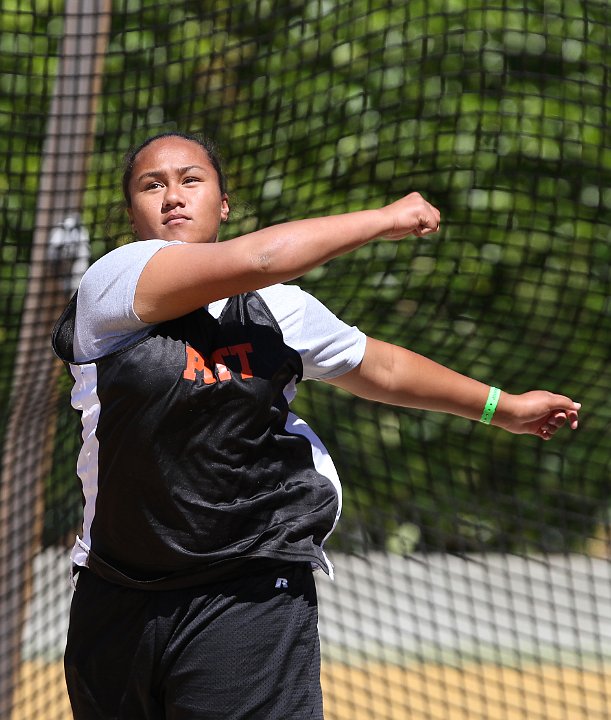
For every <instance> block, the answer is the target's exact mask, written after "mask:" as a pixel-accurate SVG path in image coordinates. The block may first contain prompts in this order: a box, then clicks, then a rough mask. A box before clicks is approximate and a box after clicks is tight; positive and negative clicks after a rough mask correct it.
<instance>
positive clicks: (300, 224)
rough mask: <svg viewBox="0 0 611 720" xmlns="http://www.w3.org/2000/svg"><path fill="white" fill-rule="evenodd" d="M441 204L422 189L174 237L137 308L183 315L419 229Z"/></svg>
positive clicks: (147, 277)
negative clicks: (368, 204) (355, 207)
mask: <svg viewBox="0 0 611 720" xmlns="http://www.w3.org/2000/svg"><path fill="white" fill-rule="evenodd" d="M438 228H439V211H438V210H437V209H436V208H435V207H433V206H432V205H430V204H429V203H428V202H427V201H426V200H424V198H423V197H422V196H421V195H419V194H418V193H411V194H410V195H407V196H406V197H404V198H402V199H400V200H398V201H396V202H394V203H392V204H390V205H387V206H385V207H383V208H380V209H376V210H363V211H359V212H353V213H346V214H342V215H334V216H329V217H319V218H312V219H307V220H297V221H293V222H288V223H283V224H280V225H274V226H271V227H268V228H265V229H263V230H258V231H256V232H253V233H250V234H248V235H244V236H242V237H239V238H235V239H233V240H228V241H226V242H222V243H214V242H206V243H195V242H193V243H192V242H189V243H185V244H183V245H169V246H168V247H167V248H163V249H162V250H161V251H160V252H158V253H156V254H155V255H154V256H153V257H152V258H151V260H150V261H149V262H148V263H147V265H146V267H145V268H144V270H143V272H142V275H141V276H140V280H139V282H138V286H137V290H136V297H135V301H134V308H135V310H136V312H137V314H138V316H139V317H140V318H141V319H142V320H144V321H145V322H161V321H164V320H169V319H171V318H174V317H179V316H181V315H184V314H186V313H188V312H191V311H192V310H194V309H196V308H198V307H201V306H202V305H205V304H207V303H209V302H212V301H213V300H218V299H221V298H224V297H229V296H231V295H236V294H238V293H241V292H246V291H249V290H257V289H259V288H262V287H266V286H268V285H273V284H274V283H277V282H284V281H286V280H292V279H294V278H296V277H299V276H300V275H303V274H304V273H306V272H307V271H308V270H311V269H312V268H314V267H317V266H318V265H321V264H323V263H325V262H326V261H328V260H330V259H332V258H335V257H337V256H339V255H343V254H344V253H347V252H350V251H351V250H354V249H356V248H358V247H360V246H362V245H364V244H366V243H367V242H369V241H370V240H373V239H375V238H385V239H389V240H399V239H401V238H404V237H406V236H408V235H414V236H416V237H420V236H422V235H426V234H428V233H431V232H435V231H436V230H437V229H438Z"/></svg>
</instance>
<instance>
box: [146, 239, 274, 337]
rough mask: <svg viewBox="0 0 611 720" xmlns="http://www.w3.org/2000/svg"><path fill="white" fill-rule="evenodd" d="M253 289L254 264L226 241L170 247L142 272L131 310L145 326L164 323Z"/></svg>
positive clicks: (255, 284) (255, 279) (255, 285)
mask: <svg viewBox="0 0 611 720" xmlns="http://www.w3.org/2000/svg"><path fill="white" fill-rule="evenodd" d="M258 287H261V276H260V273H258V272H256V270H255V263H254V262H253V261H252V260H251V259H250V258H249V257H248V256H244V253H240V252H238V251H236V248H235V243H232V242H231V241H227V242H224V243H202V244H199V243H184V244H180V245H169V246H168V247H166V248H163V249H162V250H161V251H160V252H158V253H156V254H155V255H153V256H152V257H151V258H150V260H149V261H148V262H147V264H146V265H145V267H144V269H143V270H142V273H141V274H140V278H139V280H138V284H137V286H136V292H135V296H134V310H135V312H136V314H137V315H138V317H139V318H140V319H142V320H143V321H145V322H148V323H157V322H163V321H165V320H171V319H172V318H176V317H180V316H182V315H186V314H187V313H189V312H192V311H193V310H196V309H197V308H200V307H202V306H203V305H207V304H208V303H210V302H213V301H214V300H220V299H222V298H225V297H230V296H231V295H236V294H238V293H241V292H246V291H248V290H254V289H257V288H258Z"/></svg>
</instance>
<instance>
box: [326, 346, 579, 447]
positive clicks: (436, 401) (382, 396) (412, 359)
mask: <svg viewBox="0 0 611 720" xmlns="http://www.w3.org/2000/svg"><path fill="white" fill-rule="evenodd" d="M328 382H330V383H331V384H333V385H336V386H337V387H340V388H343V389H344V390H347V391H349V392H351V393H353V394H354V395H358V396H359V397H363V398H366V399H369V400H376V401H378V402H383V403H388V404H390V405H399V406H403V407H412V408H419V409H422V410H436V411H439V412H445V413H451V414H453V415H459V416H461V417H465V418H469V419H471V420H479V419H480V418H481V416H482V411H483V409H484V406H485V405H486V400H487V398H488V392H489V390H490V388H489V386H488V385H485V384H484V383H481V382H479V381H478V380H474V379H472V378H469V377H467V376H465V375H461V374H460V373H457V372H455V371H454V370H450V369H449V368H447V367H445V366H444V365H440V364H439V363H436V362H434V361H433V360H430V359H429V358H426V357H424V356H422V355H418V354H417V353H414V352H412V351H410V350H407V349H405V348H402V347H399V346H397V345H391V344H389V343H385V342H382V341H380V340H374V339H372V338H367V347H366V350H365V356H364V358H363V361H362V363H361V364H360V365H359V366H358V367H357V368H355V369H354V370H352V371H350V372H348V373H346V374H345V375H342V376H340V377H338V378H335V379H334V380H330V381H328ZM579 408H580V404H579V403H575V402H573V401H572V400H571V399H570V398H568V397H565V396H564V395H555V394H553V393H550V392H547V391H545V390H533V391H530V392H527V393H523V394H521V395H512V394H510V393H507V392H501V395H500V398H499V402H498V406H497V409H496V412H495V414H494V416H493V419H492V423H491V424H492V425H497V426H498V427H502V428H504V429H505V430H508V431H509V432H512V433H517V434H530V435H537V436H538V437H540V438H543V439H544V440H550V439H551V438H552V436H553V435H554V433H555V432H556V431H557V430H558V429H559V428H560V427H562V426H563V425H564V424H565V423H567V422H568V424H569V427H570V428H571V429H573V430H575V429H576V428H577V424H578V410H579Z"/></svg>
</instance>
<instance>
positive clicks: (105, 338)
mask: <svg viewBox="0 0 611 720" xmlns="http://www.w3.org/2000/svg"><path fill="white" fill-rule="evenodd" d="M171 244H175V243H168V242H165V241H163V240H139V241H136V242H133V243H129V244H128V245H122V246H121V247H118V248H116V249H115V250H112V251H111V252H109V253H107V254H106V255H104V256H102V257H101V258H100V259H99V260H97V261H96V262H95V263H93V265H92V266H91V267H90V268H89V269H88V270H87V271H86V272H85V274H84V275H83V278H82V280H81V282H80V285H79V289H78V296H77V309H76V325H75V332H74V358H75V360H76V361H77V362H84V361H88V360H93V359H95V358H99V357H103V356H105V355H108V354H109V353H111V352H114V351H115V350H118V349H120V348H121V347H125V346H126V345H128V344H130V343H132V342H134V341H135V340H138V339H139V337H140V336H142V337H143V336H144V335H146V333H147V332H148V330H149V328H150V325H149V324H148V323H145V322H143V321H142V320H140V318H139V317H138V316H137V315H136V312H135V311H134V297H135V293H136V285H137V284H138V280H139V278H140V274H141V272H142V270H143V269H144V267H145V265H146V264H147V262H148V261H149V260H150V259H151V257H152V256H153V255H154V254H155V253H156V252H158V251H159V250H161V249H162V248H164V247H167V246H168V245H171Z"/></svg>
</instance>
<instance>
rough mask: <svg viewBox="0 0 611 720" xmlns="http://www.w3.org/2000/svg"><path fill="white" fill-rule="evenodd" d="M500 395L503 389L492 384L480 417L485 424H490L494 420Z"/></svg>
mask: <svg viewBox="0 0 611 720" xmlns="http://www.w3.org/2000/svg"><path fill="white" fill-rule="evenodd" d="M500 397H501V389H500V388H497V387H494V386H491V387H490V390H489V391H488V397H487V399H486V403H485V405H484V408H483V410H482V414H481V417H480V422H481V423H484V425H490V423H491V422H492V419H493V418H494V416H495V413H496V411H497V408H498V404H499V400H500Z"/></svg>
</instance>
